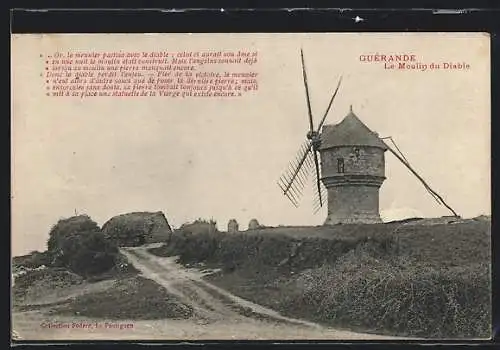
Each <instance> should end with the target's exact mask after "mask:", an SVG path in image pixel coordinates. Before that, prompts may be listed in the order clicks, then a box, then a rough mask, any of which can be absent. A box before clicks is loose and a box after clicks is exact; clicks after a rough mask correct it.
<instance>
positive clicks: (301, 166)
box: [278, 141, 312, 207]
mask: <svg viewBox="0 0 500 350" xmlns="http://www.w3.org/2000/svg"><path fill="white" fill-rule="evenodd" d="M311 148H312V145H311V143H310V142H308V141H307V142H305V143H304V144H303V145H302V146H301V147H300V149H299V151H298V153H297V156H296V159H295V161H292V162H290V163H289V165H288V169H287V170H286V171H285V173H284V174H283V175H281V177H280V178H279V180H278V185H279V187H280V188H281V190H282V191H283V194H284V195H285V196H286V197H287V198H288V199H289V200H290V202H292V204H293V205H294V206H296V207H297V206H298V205H299V200H300V197H301V196H302V193H303V189H304V186H305V184H306V180H307V178H308V177H309V174H310V172H311V169H312V166H311V163H310V162H307V158H308V157H309V156H310V153H311Z"/></svg>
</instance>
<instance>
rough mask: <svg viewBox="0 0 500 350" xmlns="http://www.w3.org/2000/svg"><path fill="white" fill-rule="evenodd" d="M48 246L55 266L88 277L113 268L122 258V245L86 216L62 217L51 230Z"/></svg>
mask: <svg viewBox="0 0 500 350" xmlns="http://www.w3.org/2000/svg"><path fill="white" fill-rule="evenodd" d="M47 246H48V254H49V255H51V256H52V258H53V259H52V261H53V265H54V266H61V267H65V268H68V269H69V270H70V271H73V272H75V273H77V274H79V275H81V276H84V277H89V276H92V275H96V274H101V273H103V272H106V271H109V270H110V269H111V268H113V267H114V266H115V264H116V260H117V257H118V247H117V246H116V245H115V244H114V243H113V242H110V241H109V240H106V238H105V237H104V234H103V233H102V232H100V229H99V226H98V225H97V223H95V222H94V221H92V219H90V217H88V216H86V215H80V216H75V217H71V218H69V219H63V220H59V222H58V223H57V224H56V225H54V227H53V228H52V229H51V231H50V237H49V240H48V242H47Z"/></svg>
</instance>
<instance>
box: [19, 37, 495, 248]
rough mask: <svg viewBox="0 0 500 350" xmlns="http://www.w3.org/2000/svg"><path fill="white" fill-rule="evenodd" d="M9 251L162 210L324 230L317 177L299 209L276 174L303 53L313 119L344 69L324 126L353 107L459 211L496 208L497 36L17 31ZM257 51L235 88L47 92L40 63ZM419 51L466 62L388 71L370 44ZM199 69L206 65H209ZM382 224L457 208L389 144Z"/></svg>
mask: <svg viewBox="0 0 500 350" xmlns="http://www.w3.org/2000/svg"><path fill="white" fill-rule="evenodd" d="M12 45H13V46H12V47H13V49H12V57H11V60H12V89H13V97H12V109H13V113H12V118H13V119H12V124H11V125H12V130H11V132H12V251H13V254H14V255H19V254H24V253H27V252H29V251H32V250H44V249H45V244H46V240H47V238H48V232H49V230H50V227H51V226H52V225H53V224H55V223H56V222H57V220H59V219H60V218H65V217H70V216H72V215H74V213H75V212H77V213H79V214H83V213H85V214H88V215H89V216H91V217H92V218H93V219H94V220H95V221H96V222H97V223H98V224H100V225H102V224H104V222H106V221H107V220H108V219H110V218H111V217H112V216H114V215H118V214H122V213H127V212H132V211H163V212H164V213H165V215H166V217H167V219H168V221H169V223H170V224H171V225H172V226H174V227H179V226H180V225H181V224H183V223H184V222H188V221H192V220H194V219H196V218H207V219H208V218H213V219H215V220H216V221H217V223H218V226H219V229H226V227H227V222H228V220H229V219H232V218H235V219H236V220H237V221H238V222H239V223H240V228H243V229H245V228H246V227H247V224H248V222H249V220H250V219H252V218H257V219H258V221H259V222H260V223H261V224H264V225H269V226H277V225H321V224H322V223H323V221H324V220H325V218H326V207H324V208H322V209H321V210H320V211H319V212H318V213H316V214H313V209H312V201H313V192H312V187H313V186H312V183H311V186H308V188H307V189H306V192H305V193H304V197H303V199H302V201H301V206H300V207H299V208H295V207H293V206H292V205H291V204H290V202H289V201H288V200H287V199H286V197H284V196H283V194H282V192H281V191H280V189H279V187H278V186H277V184H276V181H277V179H278V178H279V177H280V175H281V174H282V173H283V171H284V170H285V169H286V167H287V164H288V162H289V161H290V160H292V159H293V158H294V156H295V154H296V152H297V151H298V149H299V146H300V145H301V144H302V143H303V142H304V141H305V136H306V132H307V129H308V119H307V105H306V98H305V91H304V85H303V81H302V71H301V61H300V48H301V47H302V48H303V50H304V56H305V61H306V68H307V72H308V80H309V86H310V95H311V104H312V110H313V115H314V118H315V123H317V122H318V120H319V119H320V118H321V116H322V114H323V112H324V110H325V108H326V106H327V104H328V101H329V98H330V96H331V94H332V92H333V89H334V88H335V85H336V83H337V80H338V78H339V76H340V75H341V74H342V75H343V83H342V86H341V88H340V91H339V93H338V95H337V98H336V99H335V102H334V104H333V107H332V110H331V111H330V113H329V115H328V117H327V120H326V123H328V124H334V123H338V122H340V121H341V120H342V118H343V117H344V116H346V115H347V114H348V112H349V108H350V106H351V105H352V107H353V110H354V113H355V114H356V115H357V116H358V117H359V118H360V119H361V120H362V121H363V122H364V123H365V124H366V125H367V126H368V127H369V128H370V129H372V130H373V131H375V132H378V133H379V135H380V136H381V137H385V136H392V137H393V138H394V140H395V141H396V142H397V144H398V146H399V147H400V149H401V150H402V151H403V153H404V154H405V156H406V158H407V159H408V160H409V162H410V163H411V164H412V166H413V167H414V168H415V169H416V170H417V172H419V174H420V175H421V176H422V177H423V178H424V179H426V181H427V182H428V183H429V184H430V186H431V187H432V188H433V189H434V190H436V191H437V192H438V193H439V194H441V195H442V196H443V198H444V199H445V200H446V202H447V203H449V204H450V205H451V206H452V207H453V208H454V209H455V210H456V211H457V212H458V213H459V214H460V215H461V216H463V217H474V216H477V215H482V214H487V215H489V214H490V197H491V195H490V86H489V74H490V66H489V57H490V55H489V38H488V37H487V36H486V35H485V34H481V33H476V34H471V33H469V34H461V33H453V34H436V33H428V34H423V33H422V34H410V33H405V34H403V33H394V34H389V33H387V34H377V33H373V34H362V33H358V34H349V33H343V34H338V33H337V34H191V35H189V34H147V35H140V34H137V35H115V34H114V35H111V34H104V35H102V34H99V35H98V34H90V35H16V36H14V37H13V39H12ZM239 49H241V50H253V51H257V52H258V62H257V63H256V64H254V65H252V66H241V67H238V68H232V69H235V70H237V71H254V72H258V73H259V90H258V91H256V92H253V93H248V94H246V95H244V96H243V97H241V98H236V99H229V100H228V99H214V98H207V99H172V98H93V99H83V100H81V99H71V98H58V99H54V98H47V97H45V94H44V93H45V91H44V81H43V79H42V78H40V76H39V75H40V72H41V71H42V70H43V60H41V59H40V54H43V55H49V54H52V53H53V52H55V51H57V50H61V51H66V50H87V51H88V50H96V51H111V50H124V51H160V50H167V51H168V50H175V51H181V50H186V51H196V50H205V51H206V50H239ZM376 53H379V54H386V55H388V54H394V53H409V54H415V55H416V57H417V59H418V60H419V61H421V62H424V63H427V64H430V63H432V62H465V63H468V64H470V69H469V70H439V71H431V70H427V71H416V70H408V71H406V70H403V71H400V70H386V69H384V66H383V64H379V63H377V64H375V63H373V64H372V63H370V64H368V63H363V62H360V60H359V56H360V55H366V54H376ZM203 69H205V68H203V67H202V68H200V71H203ZM386 176H387V179H386V180H385V182H384V184H383V185H382V187H381V190H380V210H381V216H382V218H383V219H384V220H386V221H387V220H392V219H400V218H404V217H414V216H422V217H436V216H442V215H450V212H449V211H448V210H447V209H446V208H445V207H443V206H440V205H438V204H437V203H436V202H435V201H434V200H433V198H432V197H431V196H430V195H429V194H428V193H427V192H426V190H425V189H424V188H423V186H422V185H421V184H420V183H419V182H418V180H417V179H416V178H415V177H414V176H413V175H412V174H410V173H409V172H408V170H407V169H406V168H405V167H404V166H403V165H402V164H401V163H399V161H398V160H397V159H396V158H395V157H394V156H392V155H391V154H389V152H387V153H386Z"/></svg>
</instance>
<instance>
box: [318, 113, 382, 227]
mask: <svg viewBox="0 0 500 350" xmlns="http://www.w3.org/2000/svg"><path fill="white" fill-rule="evenodd" d="M318 150H319V153H320V159H321V174H322V176H321V180H322V182H323V184H324V186H325V187H326V189H327V191H328V216H327V219H326V221H325V224H338V223H377V222H381V219H380V214H379V189H380V186H381V185H382V183H383V181H384V180H385V157H384V153H385V152H386V151H387V146H386V144H385V143H384V142H383V141H382V140H381V139H379V137H378V135H377V134H376V133H374V132H373V131H371V130H370V129H368V127H367V126H366V125H365V124H363V122H362V121H361V120H360V119H359V118H358V117H357V116H356V115H355V114H354V112H353V111H352V107H351V110H350V112H349V114H348V115H347V116H346V117H345V118H344V119H343V120H342V121H341V122H340V123H339V124H336V125H325V126H324V127H323V130H322V134H321V143H320V145H319V147H318Z"/></svg>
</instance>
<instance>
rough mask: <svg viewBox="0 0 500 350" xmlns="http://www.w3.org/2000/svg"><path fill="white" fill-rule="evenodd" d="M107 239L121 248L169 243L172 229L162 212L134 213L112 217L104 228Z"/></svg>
mask: <svg viewBox="0 0 500 350" xmlns="http://www.w3.org/2000/svg"><path fill="white" fill-rule="evenodd" d="M102 231H103V232H104V234H105V235H106V237H107V238H109V239H111V240H114V241H116V242H117V244H118V245H119V246H138V245H142V244H146V243H161V242H167V241H168V240H169V239H170V235H171V234H172V229H171V228H170V225H169V224H168V221H167V218H166V217H165V215H164V214H163V213H162V212H161V211H158V212H155V213H152V212H134V213H128V214H122V215H118V216H115V217H112V218H111V219H110V220H109V221H108V222H106V223H105V224H104V225H103V226H102Z"/></svg>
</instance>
